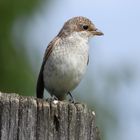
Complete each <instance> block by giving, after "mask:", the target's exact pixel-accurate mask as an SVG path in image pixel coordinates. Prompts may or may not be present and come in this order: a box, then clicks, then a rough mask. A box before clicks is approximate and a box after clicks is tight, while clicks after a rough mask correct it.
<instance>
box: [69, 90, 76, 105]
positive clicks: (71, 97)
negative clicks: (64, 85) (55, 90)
mask: <svg viewBox="0 0 140 140" xmlns="http://www.w3.org/2000/svg"><path fill="white" fill-rule="evenodd" d="M68 95H69V96H70V99H69V101H70V102H71V103H75V100H74V98H73V96H72V94H71V92H70V91H69V92H68Z"/></svg>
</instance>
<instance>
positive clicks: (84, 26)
mask: <svg viewBox="0 0 140 140" xmlns="http://www.w3.org/2000/svg"><path fill="white" fill-rule="evenodd" d="M101 35H103V32H101V31H100V30H98V29H97V28H96V26H95V25H94V24H93V22H92V21H91V20H90V19H88V18H87V17H83V16H76V17H73V18H70V19H69V20H67V21H66V22H65V23H64V25H63V27H62V29H61V30H60V31H59V33H58V34H57V36H56V37H54V39H53V40H52V41H51V42H50V43H49V44H48V47H47V48H46V51H45V54H44V58H43V62H42V65H41V68H40V72H39V75H38V79H37V85H36V96H37V98H43V96H44V95H43V94H44V89H46V90H47V91H48V93H49V94H50V95H51V97H52V98H53V97H54V98H55V99H57V100H60V101H62V100H65V99H66V97H67V95H68V94H69V95H70V97H71V100H72V101H73V96H72V94H71V91H73V90H74V89H75V88H76V87H77V86H78V85H79V83H80V81H81V80H82V79H83V77H84V75H85V72H86V68H87V65H88V63H89V40H90V38H92V37H94V36H101Z"/></svg>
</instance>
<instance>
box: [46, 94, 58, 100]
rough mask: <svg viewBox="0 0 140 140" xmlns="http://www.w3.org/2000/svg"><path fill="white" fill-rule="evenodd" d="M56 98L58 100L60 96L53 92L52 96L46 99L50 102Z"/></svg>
mask: <svg viewBox="0 0 140 140" xmlns="http://www.w3.org/2000/svg"><path fill="white" fill-rule="evenodd" d="M54 100H57V101H58V98H57V97H56V96H55V95H54V94H51V97H50V98H47V99H46V101H49V102H53V101H54Z"/></svg>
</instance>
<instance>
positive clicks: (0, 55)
mask: <svg viewBox="0 0 140 140" xmlns="http://www.w3.org/2000/svg"><path fill="white" fill-rule="evenodd" d="M42 3H43V1H40V0H29V1H28V0H23V1H19V0H13V1H10V0H1V1H0V17H1V19H0V91H2V92H16V93H19V94H22V95H34V94H35V83H36V78H35V71H34V70H33V68H32V65H31V63H30V61H29V56H28V55H27V52H26V49H25V43H24V41H23V34H24V25H23V26H22V27H20V29H21V32H20V34H19V38H20V40H15V39H14V38H13V36H12V29H13V26H14V23H15V21H16V20H17V19H18V18H20V17H22V18H23V17H24V20H26V18H30V17H31V16H32V13H33V12H34V11H35V10H36V9H37V8H38V7H39V6H40V5H41V4H42Z"/></svg>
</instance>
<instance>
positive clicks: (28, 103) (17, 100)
mask: <svg viewBox="0 0 140 140" xmlns="http://www.w3.org/2000/svg"><path fill="white" fill-rule="evenodd" d="M99 139H100V138H99V132H98V129H97V127H96V125H95V114H94V112H92V111H91V110H89V109H88V108H87V106H86V105H84V104H79V103H78V104H72V103H69V102H67V101H63V102H62V101H59V102H51V103H48V102H47V101H45V100H41V99H36V98H34V97H23V96H19V95H17V94H6V93H0V140H99Z"/></svg>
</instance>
